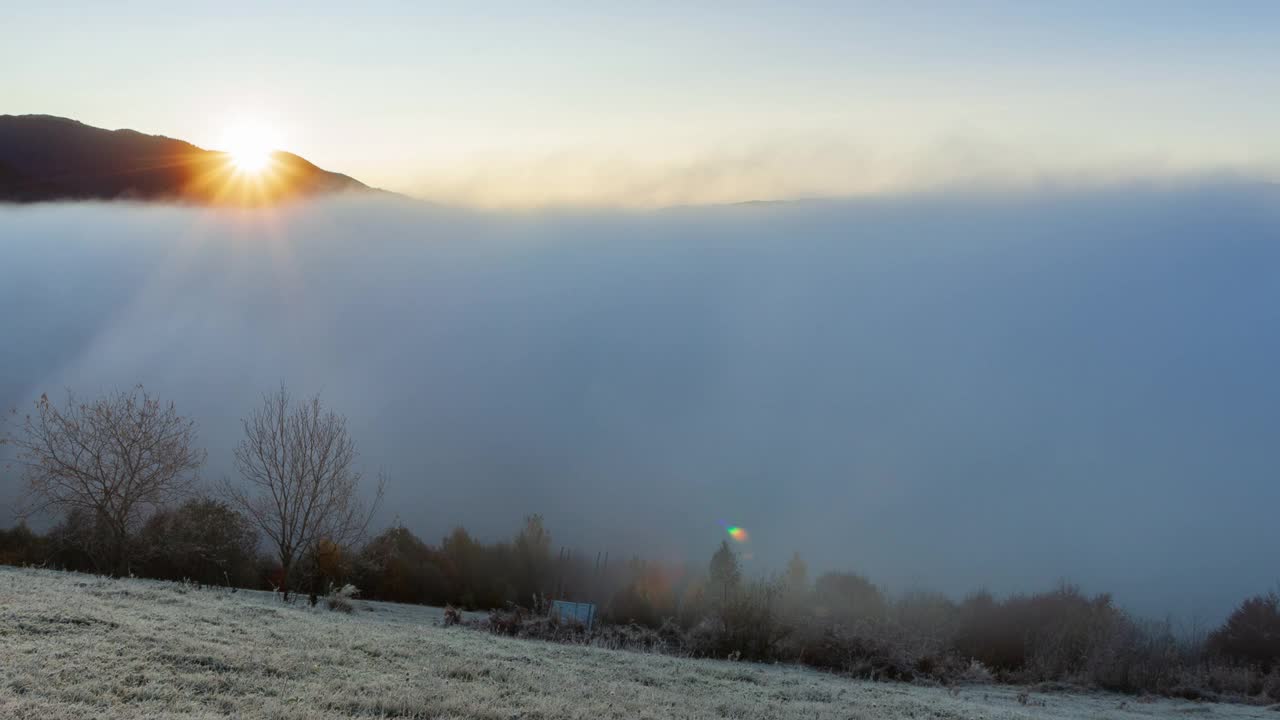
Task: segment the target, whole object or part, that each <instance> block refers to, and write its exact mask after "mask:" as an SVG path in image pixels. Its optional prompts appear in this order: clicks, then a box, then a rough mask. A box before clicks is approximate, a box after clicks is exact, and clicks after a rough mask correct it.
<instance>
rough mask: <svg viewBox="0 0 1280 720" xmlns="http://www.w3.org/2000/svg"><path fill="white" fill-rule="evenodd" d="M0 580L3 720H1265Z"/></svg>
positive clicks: (372, 614) (26, 574)
mask: <svg viewBox="0 0 1280 720" xmlns="http://www.w3.org/2000/svg"><path fill="white" fill-rule="evenodd" d="M366 608H369V609H365V610H361V611H358V612H356V613H355V614H353V615H343V614H339V613H332V612H329V611H326V610H310V609H307V608H301V607H290V606H283V605H281V604H279V603H277V602H275V601H273V600H272V599H271V598H270V596H268V595H265V594H259V593H243V592H242V593H236V594H234V595H232V594H228V593H225V592H220V591H212V590H203V591H200V590H187V589H185V588H182V587H180V586H177V585H173V584H167V583H156V582H150V581H142V580H108V579H102V578H96V577H93V576H88V575H78V574H72V573H58V572H53V571H41V570H19V569H14V568H3V567H0V717H4V718H62V717H84V718H89V717H93V718H99V717H106V718H143V717H147V718H151V717H222V716H226V715H232V716H237V717H244V718H315V717H326V718H337V717H361V718H369V717H420V718H494V719H500V720H511V719H512V718H591V719H592V720H599V719H603V718H722V717H728V718H797V719H798V718H805V720H811V719H814V718H818V719H822V718H842V719H844V718H939V719H941V718H948V719H952V720H961V719H966V718H987V719H989V720H994V719H997V718H1032V717H1036V718H1116V719H1120V718H1157V717H1163V718H1167V717H1187V716H1199V715H1201V714H1208V715H1211V716H1212V717H1219V718H1275V717H1277V716H1276V714H1275V713H1273V712H1267V711H1265V710H1263V709H1261V708H1246V707H1233V706H1204V705H1194V704H1191V703H1186V702H1173V701H1159V702H1154V703H1139V702H1135V701H1134V700H1132V699H1127V700H1128V702H1127V705H1126V707H1124V708H1123V709H1121V708H1120V704H1121V703H1122V702H1125V701H1126V699H1125V698H1120V697H1117V696H1111V695H1075V696H1066V695H1041V696H1033V698H1032V700H1033V702H1040V701H1043V702H1044V703H1045V704H1044V705H1043V706H1034V707H1024V706H1022V705H1020V704H1019V703H1018V701H1017V698H1016V694H1017V691H1016V690H1015V689H1012V688H1000V687H986V688H965V689H963V690H961V691H960V692H959V693H958V695H956V694H952V693H949V692H948V691H947V690H945V689H941V688H921V687H912V686H908V685H894V684H875V683H868V682H860V681H852V680H848V679H844V678H840V677H835V676H830V675H824V674H821V673H816V672H811V671H807V670H801V669H796V668H788V667H777V666H758V665H749V664H741V663H727V662H713V661H700V660H686V659H678V658H672V657H666V656H659V655H644V654H637V653H629V652H619V651H611V650H602V649H596V648H582V647H573V646H564V645H552V644H544V643H539V642H531V641H522V640H512V639H506V638H495V637H491V636H489V635H487V634H484V633H480V632H476V631H473V630H466V629H460V628H441V627H437V626H436V625H435V624H434V623H435V622H436V620H437V618H438V611H435V610H432V609H430V608H418V607H412V606H397V605H389V604H382V603H369V604H366Z"/></svg>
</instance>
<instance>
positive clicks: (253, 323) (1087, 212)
mask: <svg viewBox="0 0 1280 720" xmlns="http://www.w3.org/2000/svg"><path fill="white" fill-rule="evenodd" d="M0 238H2V240H3V243H2V245H0V247H2V249H0V252H2V253H3V254H2V255H0V258H2V259H0V404H3V406H5V407H9V406H13V405H17V406H19V407H20V408H21V407H23V406H27V405H28V404H29V403H30V401H31V400H32V399H33V398H34V397H36V396H38V395H39V394H40V393H41V392H48V393H49V394H50V396H51V397H58V398H59V399H61V397H62V392H63V391H62V389H63V388H71V389H74V390H75V391H76V392H77V393H79V394H81V395H85V396H91V395H94V394H97V393H99V392H101V391H103V390H105V389H110V388H114V387H127V386H129V385H132V384H135V383H139V382H141V383H144V384H145V385H146V386H147V387H148V389H150V390H152V391H155V392H157V393H158V394H160V395H161V396H162V397H164V398H166V399H172V400H174V401H176V402H177V403H178V406H179V409H180V411H182V412H183V413H185V414H187V415H190V416H192V417H194V418H195V419H196V420H197V422H198V424H199V430H200V437H201V440H202V443H203V444H204V445H205V446H206V447H207V448H208V451H209V463H208V466H207V467H206V470H205V473H204V474H205V476H206V477H207V478H210V479H214V478H218V477H221V476H222V475H223V474H228V473H231V472H232V468H231V448H232V447H233V445H234V443H235V442H236V440H237V438H238V433H239V418H240V417H242V416H244V415H245V414H247V412H248V411H249V410H250V409H251V408H252V407H253V406H254V405H255V404H256V403H257V402H258V401H259V399H260V397H261V395H262V393H263V392H266V391H269V390H271V389H272V388H273V387H274V386H276V385H277V384H278V383H279V382H280V381H281V380H283V381H285V382H286V383H287V384H288V385H289V386H290V388H291V389H293V390H294V391H295V392H297V393H311V392H316V391H321V392H323V394H324V398H325V400H326V401H327V402H328V403H329V404H330V405H331V406H333V407H334V408H335V409H338V410H340V411H341V412H344V413H345V414H346V415H347V416H348V417H349V419H350V421H351V424H352V430H353V434H354V436H355V438H356V440H357V442H358V445H359V448H360V450H361V463H362V466H363V467H364V469H365V470H366V471H367V472H369V473H370V474H372V473H375V472H377V471H379V470H383V471H385V472H386V473H387V475H388V476H389V478H390V487H389V491H388V497H387V502H386V504H385V506H384V511H383V518H382V520H383V521H384V522H389V521H391V520H392V519H393V518H394V517H399V519H400V520H402V521H403V522H404V523H405V524H406V525H407V526H409V527H410V528H411V529H413V530H414V531H415V532H418V533H419V534H420V535H422V536H423V537H424V538H425V539H427V540H429V541H432V542H435V541H437V540H438V539H439V537H440V536H441V535H443V534H444V533H445V532H446V531H447V530H448V529H449V528H450V527H451V526H453V525H455V524H459V523H461V524H465V525H466V526H467V527H468V529H471V530H472V531H474V532H476V533H477V534H479V535H482V536H486V537H497V536H500V535H506V534H509V533H511V532H513V531H514V530H515V528H516V526H517V524H518V522H519V519H520V517H521V516H522V515H524V514H526V513H529V512H541V513H543V514H544V515H545V516H546V518H547V522H548V524H549V526H550V528H551V530H552V532H553V535H554V541H555V544H556V545H557V546H559V545H562V544H564V545H572V546H576V547H578V548H580V549H581V550H583V551H586V552H590V553H595V552H596V551H597V550H602V551H603V550H608V551H611V552H612V553H614V554H615V556H619V555H624V554H627V553H631V552H639V553H642V554H644V555H646V556H649V557H654V558H659V559H682V558H687V559H689V560H691V561H692V562H696V563H698V564H699V565H702V564H703V563H704V562H705V560H706V558H707V557H709V555H710V553H711V551H712V550H713V549H714V545H715V544H716V543H718V542H719V539H720V537H721V535H722V534H723V531H722V530H721V526H720V524H719V522H720V521H722V520H723V521H726V522H731V523H736V524H740V525H742V526H744V527H746V528H747V529H748V530H749V531H750V535H751V543H750V545H749V546H744V547H743V548H742V549H743V550H744V551H746V552H749V553H751V555H752V556H753V558H754V559H753V560H751V561H749V566H755V567H760V568H780V567H781V564H782V563H783V562H784V561H785V559H786V558H787V557H789V556H790V554H791V552H792V551H794V550H798V551H800V552H801V554H802V555H804V556H805V558H806V559H807V560H808V561H809V562H810V566H811V568H813V569H814V570H823V569H855V570H858V571H860V572H864V573H866V574H868V575H870V576H871V577H872V578H873V579H875V580H877V581H880V582H884V583H886V584H888V585H889V586H890V587H891V588H896V589H902V588H907V587H912V586H916V585H922V586H928V587H931V588H937V589H942V590H945V591H949V592H953V593H961V592H963V591H965V590H968V589H972V588H976V587H978V586H986V587H989V588H991V589H993V590H996V591H1008V590H1015V589H1035V588H1040V587H1043V586H1045V585H1047V584H1050V583H1053V582H1055V581H1056V580H1058V579H1059V578H1064V577H1065V578H1070V579H1074V580H1077V581H1079V582H1081V583H1082V584H1083V585H1084V586H1085V588H1086V589H1088V590H1113V591H1115V593H1116V595H1117V597H1118V598H1119V600H1120V601H1121V602H1122V603H1123V604H1125V605H1128V606H1130V607H1132V608H1134V609H1136V610H1139V611H1140V612H1146V613H1159V612H1163V611H1165V610H1169V611H1172V612H1174V613H1177V614H1179V615H1181V616H1186V615H1188V614H1190V613H1192V612H1200V613H1202V614H1203V615H1204V616H1206V617H1211V618H1213V619H1217V618H1218V617H1219V616H1221V615H1222V614H1223V613H1224V612H1225V611H1226V610H1227V609H1228V608H1229V606H1231V605H1232V604H1234V603H1235V602H1236V601H1238V600H1239V599H1240V597H1241V596H1242V595H1243V594H1244V593H1247V592H1257V591H1261V590H1265V589H1267V588H1269V587H1271V586H1272V585H1273V584H1274V583H1275V582H1276V581H1277V580H1280V569H1278V568H1277V566H1276V565H1275V562H1274V560H1275V548H1276V547H1277V546H1280V545H1278V543H1280V524H1277V523H1276V522H1275V520H1274V515H1275V513H1274V508H1275V507H1277V502H1280V482H1277V474H1278V473H1277V470H1280V444H1277V442H1276V438H1277V437H1280V380H1277V379H1276V368H1277V367H1280V323H1278V322H1277V317H1276V316H1277V314H1278V313H1280V282H1277V280H1278V279H1280V278H1277V270H1276V268H1277V267H1280V265H1278V264H1277V262H1278V261H1280V245H1278V244H1277V242H1276V240H1277V239H1278V238H1280V192H1278V191H1277V190H1276V189H1275V188H1273V187H1271V186H1266V185H1251V184H1247V183H1220V184H1207V185H1182V186H1178V187H1163V188H1150V187H1138V186H1124V187H1113V188H1109V189H1105V190H1092V191H1088V192H1069V191H1044V192H1038V193H1023V194H1017V195H1011V196H1010V195H1006V196H1002V197H996V196H992V195H986V196H965V195H963V194H957V193H946V194H934V195H921V196H912V197H900V198H878V199H864V200H850V201H830V202H802V203H789V204H774V205H745V206H729V207H711V208H697V209H678V210H664V211H651V212H622V211H617V212H607V211H600V212H590V213H587V212H583V213H568V212H561V213H506V214H503V213H472V212H463V211H455V210H447V209H440V208H432V207H430V206H424V205H416V204H412V203H406V202H397V201H355V200H350V199H340V200H333V201H329V202H319V203H311V204H307V205H296V206H292V207H289V208H285V209H283V210H279V211H274V212H262V211H247V212H234V211H207V210H199V209H190V208H175V207H161V206H138V205H128V204H109V205H101V204H85V205H43V206H33V207H23V208H0ZM3 472H4V471H0V473H3ZM17 486H18V480H17V478H16V477H15V476H14V474H13V473H12V472H11V471H10V472H8V473H7V474H4V475H2V476H0V504H2V505H10V504H11V503H12V501H13V499H14V498H15V497H16V491H17ZM3 515H4V517H0V523H4V522H7V521H8V517H7V516H8V513H4V514H3Z"/></svg>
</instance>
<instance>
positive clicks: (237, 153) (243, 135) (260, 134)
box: [222, 121, 276, 175]
mask: <svg viewBox="0 0 1280 720" xmlns="http://www.w3.org/2000/svg"><path fill="white" fill-rule="evenodd" d="M275 139H276V138H275V134H274V133H273V132H272V130H271V128H269V127H267V126H266V125H263V124H261V123H255V122H251V121H241V122H237V123H235V124H234V125H231V126H229V127H228V128H227V129H226V131H225V132H224V133H223V136H222V149H223V150H224V151H225V152H226V153H227V155H228V156H229V157H230V159H231V164H232V166H234V167H235V169H236V171H237V172H240V173H244V174H248V175H260V174H262V173H263V172H264V171H265V170H267V169H268V168H269V167H270V166H271V156H272V153H273V152H275V149H276V142H275Z"/></svg>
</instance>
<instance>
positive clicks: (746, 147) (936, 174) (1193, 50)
mask: <svg viewBox="0 0 1280 720" xmlns="http://www.w3.org/2000/svg"><path fill="white" fill-rule="evenodd" d="M0 9H2V12H0V16H2V17H3V18H4V20H3V27H0V38H2V39H3V41H2V42H0V68H3V71H0V113H11V114H23V113H47V114H53V115H61V116H67V117H72V118H75V119H78V120H81V121H83V122H86V123H88V124H91V125H96V126H101V127H109V128H126V127H127V128H133V129H137V130H140V131H143V132H148V133H156V134H163V135H169V136H172V137H179V138H182V139H185V140H190V141H192V142H194V143H196V144H197V145H201V146H203V147H209V148H218V147H219V142H220V140H221V138H223V137H224V136H225V133H226V130H227V127H228V126H230V125H234V124H237V123H241V122H244V121H246V120H247V121H249V122H253V123H257V124H261V125H266V126H269V127H270V128H271V129H272V135H273V136H274V137H275V138H276V139H277V142H278V143H279V145H280V146H281V148H282V149H286V150H290V151H293V152H296V153H298V154H300V155H303V156H304V157H307V158H308V159H310V160H312V161H313V162H315V163H317V164H318V165H320V166H322V167H324V168H326V169H331V170H336V171H340V172H344V173H347V174H349V175H352V176H354V177H357V178H359V179H360V180H362V181H364V182H367V183H369V184H372V185H376V186H380V187H385V188H387V189H391V190H396V191H400V192H404V193H407V194H411V195H415V196H419V197H425V198H428V199H433V200H438V201H442V202H450V203H463V204H471V205H480V206H490V207H534V206H543V205H622V206H660V205H679V204H686V203H704V202H734V201H742V200H771V199H787V198H794V197H808V196H829V195H850V194H863V193H873V192H882V191H892V190H903V189H917V188H922V187H931V186H937V185H947V184H956V183H963V184H966V185H970V184H973V183H992V184H997V185H1007V184H1012V185H1019V184H1026V183H1029V182H1035V181H1041V180H1044V179H1046V178H1052V179H1066V180H1068V181H1092V180H1109V179H1125V180H1127V179H1134V178H1148V177H1158V178H1163V177H1168V176H1179V175H1185V174H1203V173H1221V172H1233V173H1247V174H1253V175H1260V176H1264V177H1270V178H1274V177H1276V175H1277V174H1276V170H1277V168H1280V135H1277V134H1276V133H1275V132H1274V128H1275V127H1277V126H1278V125H1280V102H1277V101H1276V99H1275V93H1274V82H1275V81H1274V78H1276V77H1277V76H1280V44H1277V43H1275V42H1274V40H1275V32H1276V30H1277V28H1280V5H1277V4H1274V3H1269V2H1228V3H1218V4H1211V3H1202V2H1176V1H1170V2H1107V3H1103V2H1094V1H1092V0H1088V1H1082V2H1073V3H1063V4H1051V3H1023V2H1012V1H1004V0H999V1H988V2H970V3H923V4H916V5H914V6H913V7H905V6H904V4H902V3H892V2H862V3H817V2H803V3H785V4H784V3H745V4H739V5H737V6H736V7H735V8H733V9H732V10H727V9H717V8H712V7H701V8H697V7H689V6H686V5H685V4H677V3H667V2H655V3H647V4H644V5H643V7H642V6H638V5H635V4H617V3H561V4H557V5H556V6H555V7H554V8H540V9H538V10H536V11H535V10H532V9H530V8H529V7H527V6H526V5H525V4H523V3H508V2H500V3H483V4H476V5H472V6H469V7H468V8H466V9H459V8H456V7H451V6H447V5H445V4H425V3H409V2H366V3H361V4H359V5H352V4H349V3H342V4H338V3H330V2H312V3H307V4H285V3H248V2H239V1H234V0H233V1H229V2H221V3H217V4H204V5H202V6H201V7H198V8H196V7H186V6H179V4H174V3H159V2H134V3H129V4H128V5H117V4H103V3H90V2H59V1H56V0H55V1H52V2H41V3H30V2H24V3H11V2H4V3H0Z"/></svg>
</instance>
